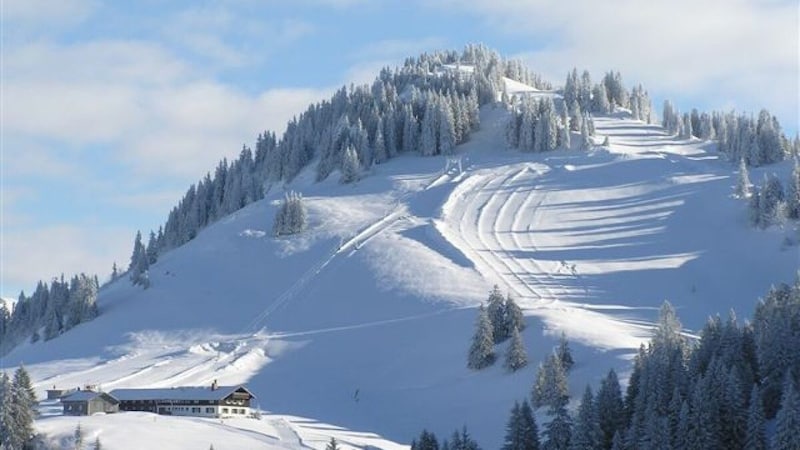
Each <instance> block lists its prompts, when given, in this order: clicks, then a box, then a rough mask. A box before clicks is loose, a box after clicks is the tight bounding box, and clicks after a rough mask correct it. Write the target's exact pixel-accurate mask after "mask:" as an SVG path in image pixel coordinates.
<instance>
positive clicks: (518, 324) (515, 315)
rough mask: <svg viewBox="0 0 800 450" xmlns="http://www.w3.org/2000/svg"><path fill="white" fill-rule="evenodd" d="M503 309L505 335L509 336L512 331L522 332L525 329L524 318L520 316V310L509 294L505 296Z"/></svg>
mask: <svg viewBox="0 0 800 450" xmlns="http://www.w3.org/2000/svg"><path fill="white" fill-rule="evenodd" d="M503 309H504V311H503V312H504V313H505V317H504V320H505V330H506V333H508V334H510V333H511V332H512V331H513V330H519V331H522V330H524V329H525V316H524V315H523V314H522V309H521V308H520V307H519V305H517V302H516V301H514V297H512V296H511V294H510V293H509V294H506V301H505V304H504V308H503Z"/></svg>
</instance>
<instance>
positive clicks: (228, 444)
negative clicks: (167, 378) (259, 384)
mask: <svg viewBox="0 0 800 450" xmlns="http://www.w3.org/2000/svg"><path fill="white" fill-rule="evenodd" d="M78 425H80V428H81V432H82V435H83V440H84V445H89V446H93V445H94V443H95V441H96V440H98V439H99V440H100V443H101V444H102V446H103V448H112V449H117V450H141V449H142V448H158V449H163V450H184V449H189V448H197V449H208V448H210V447H211V446H212V445H213V446H214V448H215V449H219V450H224V449H256V448H258V449H267V450H269V449H276V450H315V449H316V450H322V449H324V448H325V446H326V445H327V444H328V442H330V439H331V438H334V439H336V441H337V442H338V443H339V444H340V447H341V448H342V449H368V448H381V449H387V450H395V449H397V450H399V449H403V448H405V446H404V445H401V444H397V443H394V442H391V441H387V440H386V439H383V438H381V437H380V436H377V435H375V434H372V433H358V432H352V431H349V430H346V429H342V428H339V427H336V426H331V425H327V424H323V423H319V422H316V421H314V420H309V419H304V418H301V417H293V416H282V415H264V416H263V417H261V419H252V418H249V419H241V418H236V419H224V420H221V419H201V418H196V417H172V416H158V415H155V414H150V413H139V412H129V413H122V414H109V415H95V416H89V417H75V416H54V417H47V418H44V419H40V420H39V421H38V422H37V428H38V430H39V431H41V432H43V433H45V434H46V436H47V438H46V440H47V442H48V443H49V445H50V446H51V448H54V449H65V450H66V449H70V450H71V449H73V448H75V437H74V436H75V429H76V427H77V426H78ZM92 448H93V447H92Z"/></svg>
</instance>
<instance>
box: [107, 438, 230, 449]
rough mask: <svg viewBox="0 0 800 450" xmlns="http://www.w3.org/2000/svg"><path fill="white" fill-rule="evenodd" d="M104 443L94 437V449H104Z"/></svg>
mask: <svg viewBox="0 0 800 450" xmlns="http://www.w3.org/2000/svg"><path fill="white" fill-rule="evenodd" d="M211 448H212V449H213V448H214V446H213V445H212V446H211ZM102 449H103V444H101V443H100V436H97V437H96V438H94V450H102Z"/></svg>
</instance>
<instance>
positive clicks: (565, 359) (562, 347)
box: [556, 331, 575, 372]
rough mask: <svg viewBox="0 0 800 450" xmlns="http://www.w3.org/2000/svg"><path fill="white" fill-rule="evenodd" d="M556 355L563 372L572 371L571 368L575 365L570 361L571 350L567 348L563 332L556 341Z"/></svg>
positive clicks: (573, 361)
mask: <svg viewBox="0 0 800 450" xmlns="http://www.w3.org/2000/svg"><path fill="white" fill-rule="evenodd" d="M556 355H557V356H558V359H560V360H561V366H562V367H563V368H564V371H565V372H569V371H570V370H572V366H573V365H575V360H573V359H572V350H570V348H569V342H568V341H567V335H566V334H564V332H563V331H562V332H561V337H560V338H559V340H558V348H557V349H556Z"/></svg>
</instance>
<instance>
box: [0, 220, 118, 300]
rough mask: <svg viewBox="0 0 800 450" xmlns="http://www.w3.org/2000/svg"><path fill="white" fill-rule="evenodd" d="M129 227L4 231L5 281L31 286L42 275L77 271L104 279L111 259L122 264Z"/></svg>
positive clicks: (8, 284) (14, 286)
mask: <svg viewBox="0 0 800 450" xmlns="http://www.w3.org/2000/svg"><path fill="white" fill-rule="evenodd" d="M132 239H133V238H132V234H131V230H130V229H128V228H114V227H98V226H97V225H96V224H86V225H53V226H43V227H34V228H25V229H19V230H17V231H15V232H14V234H13V235H10V233H8V232H7V231H5V230H4V232H3V239H2V243H3V247H2V249H0V251H2V255H3V261H2V263H3V264H2V278H3V280H2V284H3V290H4V292H3V295H13V294H15V293H14V292H8V291H6V290H7V289H10V288H11V289H15V290H16V289H25V290H26V292H27V293H29V294H30V291H29V290H30V289H31V288H33V287H34V286H35V283H36V282H37V281H38V280H40V279H48V278H49V277H52V276H57V275H60V274H61V273H64V274H65V275H67V276H69V275H70V274H73V273H75V272H76V271H83V272H86V273H90V274H98V276H99V277H100V278H101V279H102V278H104V277H105V275H106V274H108V273H110V271H111V263H112V262H113V261H117V264H118V265H123V264H124V263H125V262H126V261H127V258H128V254H129V252H130V247H131V242H132Z"/></svg>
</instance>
